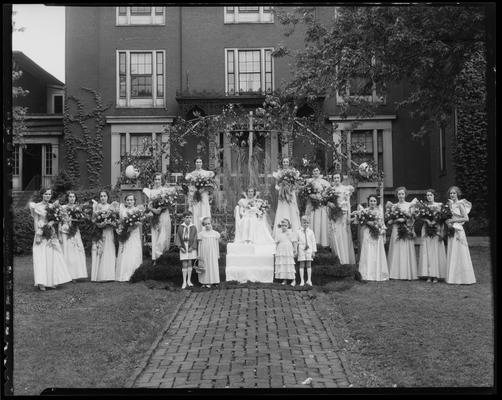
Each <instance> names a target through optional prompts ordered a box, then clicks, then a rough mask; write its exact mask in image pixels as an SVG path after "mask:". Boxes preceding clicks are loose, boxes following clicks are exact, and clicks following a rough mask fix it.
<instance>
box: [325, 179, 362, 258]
mask: <svg viewBox="0 0 502 400" xmlns="http://www.w3.org/2000/svg"><path fill="white" fill-rule="evenodd" d="M335 190H336V192H337V193H339V195H338V206H339V207H341V208H342V210H343V215H342V216H341V217H339V218H337V219H336V221H332V220H330V221H329V228H330V247H331V251H332V252H334V253H335V254H336V255H337V256H338V258H339V260H340V264H355V262H356V256H355V253H354V244H353V243H352V230H351V228H350V222H349V215H350V196H351V194H352V191H353V190H354V188H353V187H352V186H350V185H347V186H345V185H338V186H335Z"/></svg>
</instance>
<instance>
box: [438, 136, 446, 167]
mask: <svg viewBox="0 0 502 400" xmlns="http://www.w3.org/2000/svg"><path fill="white" fill-rule="evenodd" d="M439 171H440V172H441V173H442V174H443V173H445V172H446V130H445V129H444V128H439Z"/></svg>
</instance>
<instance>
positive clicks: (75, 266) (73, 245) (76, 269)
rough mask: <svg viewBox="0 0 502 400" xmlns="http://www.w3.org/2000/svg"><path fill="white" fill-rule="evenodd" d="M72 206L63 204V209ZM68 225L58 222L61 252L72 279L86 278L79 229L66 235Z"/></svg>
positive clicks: (82, 245) (83, 251)
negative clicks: (70, 234) (70, 235)
mask: <svg viewBox="0 0 502 400" xmlns="http://www.w3.org/2000/svg"><path fill="white" fill-rule="evenodd" d="M71 207H72V206H71V205H69V204H67V205H64V206H63V208H64V209H69V208H71ZM68 229H69V226H68V224H67V223H63V224H60V227H59V231H60V234H61V241H62V248H63V254H64V258H65V261H66V266H67V267H68V272H69V273H70V275H71V278H72V279H80V278H87V266H86V264H85V250H84V244H83V243H82V237H81V236H80V229H78V228H77V232H76V233H75V235H74V236H72V237H68Z"/></svg>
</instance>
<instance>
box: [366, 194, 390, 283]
mask: <svg viewBox="0 0 502 400" xmlns="http://www.w3.org/2000/svg"><path fill="white" fill-rule="evenodd" d="M367 210H368V211H369V212H373V213H375V214H376V215H377V222H376V223H375V222H372V221H370V222H368V223H369V224H373V225H374V226H375V227H376V228H377V227H378V226H379V225H381V226H383V215H382V212H381V210H380V208H379V207H378V200H377V197H376V196H375V195H370V196H368V208H367ZM361 230H362V235H361V236H362V240H361V256H360V258H359V272H360V273H361V277H362V278H363V279H364V280H365V281H386V280H388V279H389V269H388V267H387V257H386V256H385V247H384V243H385V233H384V232H379V235H378V238H377V239H376V238H375V237H373V236H372V235H371V233H370V229H369V228H368V227H367V226H366V225H364V226H363V227H362V229H361Z"/></svg>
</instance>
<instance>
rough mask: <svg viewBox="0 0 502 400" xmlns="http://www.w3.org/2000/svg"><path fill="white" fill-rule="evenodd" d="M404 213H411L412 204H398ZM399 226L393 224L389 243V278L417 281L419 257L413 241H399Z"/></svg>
mask: <svg viewBox="0 0 502 400" xmlns="http://www.w3.org/2000/svg"><path fill="white" fill-rule="evenodd" d="M396 205H397V207H399V208H400V209H401V210H402V211H404V212H406V213H409V212H410V207H411V203H409V202H404V203H396ZM397 237H398V234H397V224H393V226H392V233H391V236H390V242H389V254H388V257H387V264H388V265H389V276H390V278H391V279H403V280H414V279H417V256H416V252H415V241H414V240H413V239H401V240H398V238H397Z"/></svg>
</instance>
